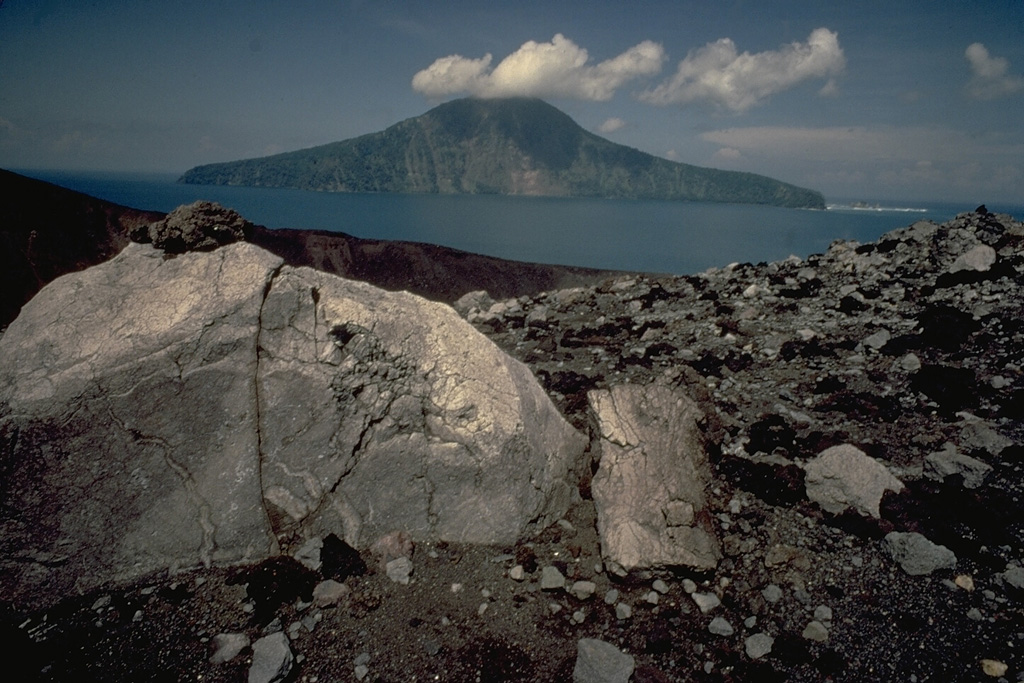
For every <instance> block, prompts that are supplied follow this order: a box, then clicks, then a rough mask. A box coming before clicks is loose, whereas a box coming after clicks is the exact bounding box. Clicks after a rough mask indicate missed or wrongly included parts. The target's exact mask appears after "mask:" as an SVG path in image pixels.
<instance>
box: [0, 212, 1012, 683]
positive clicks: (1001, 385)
mask: <svg viewBox="0 0 1024 683" xmlns="http://www.w3.org/2000/svg"><path fill="white" fill-rule="evenodd" d="M229 222H230V221H229ZM151 232H153V231H151ZM200 232H202V231H200ZM154 234H156V233H154ZM205 234H206V236H207V237H209V235H210V234H211V233H210V232H209V231H206V233H205ZM212 234H214V235H221V234H222V233H219V232H217V231H214V232H213V233H212ZM239 237H241V238H244V237H245V230H244V229H243V230H242V231H241V233H240V235H237V236H236V237H234V238H233V239H238V238H239ZM197 239H206V238H205V237H203V236H202V235H199V236H198V238H197ZM214 241H215V242H216V243H217V244H218V245H219V244H222V243H223V242H225V241H230V239H227V238H223V237H215V238H214ZM214 246H215V245H213V244H205V245H204V244H197V245H194V247H198V248H201V249H206V250H207V251H201V252H195V251H187V250H185V253H178V254H175V255H171V254H164V253H163V252H161V251H158V250H156V249H154V248H153V247H151V246H149V245H137V244H136V245H131V246H129V247H128V248H127V249H126V250H125V251H124V252H123V253H122V254H121V255H120V256H118V257H116V258H115V259H114V260H112V261H110V262H108V263H106V264H103V265H101V266H97V267H94V268H92V269H89V270H86V271H83V272H81V273H78V274H74V275H69V276H65V277H63V278H60V279H58V280H57V281H55V282H54V283H52V284H51V285H49V286H48V287H46V288H44V290H43V291H42V292H41V293H40V294H39V295H38V296H37V297H36V298H35V299H33V300H32V301H31V302H30V303H29V304H28V305H27V306H26V307H25V308H24V310H23V311H22V314H21V316H20V317H19V318H18V320H17V321H15V322H14V323H12V325H11V326H10V328H9V329H8V330H7V332H6V333H5V335H4V336H3V338H2V339H0V464H2V467H3V479H2V481H3V485H4V498H3V500H4V507H3V511H2V523H3V535H2V541H0V542H2V543H3V551H4V552H3V559H2V563H0V567H2V571H3V574H0V581H2V585H3V587H4V614H5V615H6V616H5V621H4V623H6V624H10V627H9V629H8V631H7V632H8V633H10V634H11V636H10V637H11V638H12V639H13V638H18V639H20V640H18V641H16V642H18V643H21V645H22V647H21V648H20V652H21V656H22V659H23V660H24V662H23V663H26V664H29V665H31V666H32V667H34V670H35V671H37V672H40V675H39V676H38V677H40V678H44V679H50V680H65V679H70V678H78V679H81V678H82V677H87V678H90V677H91V678H105V679H118V680H126V679H142V678H154V677H158V676H159V675H164V676H168V675H169V676H170V677H172V678H175V679H182V680H183V679H186V678H188V679H197V678H198V677H203V678H204V679H218V680H245V679H246V678H247V677H248V679H249V680H260V681H273V680H303V681H310V683H312V681H323V680H351V679H352V678H355V679H356V680H381V681H384V680H407V679H409V678H410V677H417V678H422V679H434V678H437V679H438V680H453V681H461V680H480V681H485V680H486V681H513V680H559V681H562V680H574V681H585V682H593V681H606V680H607V681H623V682H625V681H634V682H636V683H640V682H642V681H691V680H709V681H743V680H764V681H782V680H786V681H821V680H833V681H862V680H920V681H925V680H943V681H946V680H949V681H953V680H971V681H973V680H990V679H992V680H995V679H1000V678H1002V679H1005V680H1014V679H1018V680H1019V679H1020V677H1021V675H1022V671H1024V660H1022V659H1021V657H1020V654H1019V653H1020V651H1021V649H1022V648H1024V628H1022V627H1021V626H1020V625H1021V624H1022V623H1024V602H1022V599H1024V552H1022V548H1024V484H1022V482H1024V458H1022V449H1024V446H1022V443H1024V419H1022V418H1024V370H1022V366H1021V359H1022V358H1024V323H1022V321H1024V295H1022V289H1021V285H1022V284H1024V256H1022V246H1024V224H1021V223H1019V222H1017V221H1014V220H1013V219H1012V218H1010V217H1009V216H1005V215H994V214H991V213H989V212H988V211H986V210H985V209H984V207H979V209H978V210H976V211H974V212H971V213H966V214H961V215H960V216H958V217H956V218H955V219H954V220H952V221H950V222H948V223H945V224H942V225H937V224H934V223H930V222H925V221H922V222H918V223H915V224H913V225H911V226H908V227H907V228H904V229H901V230H897V231H894V232H892V233H889V234H887V235H884V236H882V237H881V238H880V239H879V240H878V241H876V242H873V243H868V244H857V243H852V242H844V241H840V242H836V243H834V244H833V245H832V246H831V247H830V249H829V250H828V251H827V252H826V253H825V254H820V255H813V256H810V257H808V258H807V259H797V258H795V257H794V258H791V259H788V260H786V261H782V262H778V263H769V264H732V265H729V266H726V267H723V268H718V269H713V270H710V271H707V272H705V273H701V274H696V275H688V276H679V277H659V278H655V277H645V276H623V277H618V278H615V279H610V280H608V281H606V282H604V283H602V284H599V285H595V286H582V287H574V288H570V289H560V290H555V291H550V292H545V293H541V294H529V295H523V296H520V297H517V298H512V299H501V300H498V301H494V300H493V299H492V298H491V297H490V296H489V295H488V294H487V293H486V292H475V293H472V294H470V295H467V296H465V297H463V298H462V299H461V300H459V301H458V302H456V304H455V306H454V308H455V310H457V311H458V314H459V315H461V317H462V318H463V319H464V320H465V321H466V322H465V323H464V322H463V321H462V320H459V318H458V316H457V315H456V314H455V313H454V312H453V311H452V310H451V309H450V308H448V307H445V306H443V305H440V304H427V303H426V302H423V301H422V300H419V299H417V298H415V297H412V296H410V295H405V294H388V293H385V292H382V291H380V290H377V289H374V288H372V287H370V286H368V285H362V284H358V283H352V282H349V281H344V280H340V279H338V278H334V277H332V276H328V275H325V274H323V273H320V272H317V271H313V270H310V269H307V268H292V267H291V266H287V265H283V264H282V263H281V262H280V260H279V259H278V258H277V257H275V256H273V255H271V254H268V253H267V252H263V251H262V250H260V249H258V248H256V247H254V246H253V245H251V244H246V243H244V242H243V243H235V244H227V245H225V246H219V247H217V248H214ZM179 251H180V250H179ZM118 292H119V293H120V295H119V296H118V295H117V294H116V293H118ZM214 292H216V293H217V295H216V296H213V295H212V293H214ZM474 328H475V329H474ZM499 349H500V350H501V351H499ZM513 359H514V360H513ZM534 377H536V380H534ZM556 408H557V410H556ZM527 473H528V474H527ZM232 501H233V502H232ZM79 594H80V595H79ZM55 603H57V604H55Z"/></svg>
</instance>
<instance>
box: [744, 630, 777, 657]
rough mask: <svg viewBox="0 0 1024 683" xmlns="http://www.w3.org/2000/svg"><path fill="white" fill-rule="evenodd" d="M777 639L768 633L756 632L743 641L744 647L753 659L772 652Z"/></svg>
mask: <svg viewBox="0 0 1024 683" xmlns="http://www.w3.org/2000/svg"><path fill="white" fill-rule="evenodd" d="M774 644H775V639H774V638H772V637H771V636H770V635H768V634H767V633H755V634H754V635H752V636H750V637H749V638H747V639H746V640H745V641H743V649H744V650H745V651H746V653H747V656H748V657H750V658H751V659H760V658H761V657H764V656H765V655H767V654H769V653H771V651H772V646H773V645H774Z"/></svg>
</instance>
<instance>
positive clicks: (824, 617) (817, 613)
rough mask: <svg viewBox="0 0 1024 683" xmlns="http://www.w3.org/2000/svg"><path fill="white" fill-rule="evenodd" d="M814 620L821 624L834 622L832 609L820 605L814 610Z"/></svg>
mask: <svg viewBox="0 0 1024 683" xmlns="http://www.w3.org/2000/svg"><path fill="white" fill-rule="evenodd" d="M814 618H815V619H817V620H818V621H821V622H826V621H832V608H831V607H829V606H828V605H818V606H817V607H815V608H814Z"/></svg>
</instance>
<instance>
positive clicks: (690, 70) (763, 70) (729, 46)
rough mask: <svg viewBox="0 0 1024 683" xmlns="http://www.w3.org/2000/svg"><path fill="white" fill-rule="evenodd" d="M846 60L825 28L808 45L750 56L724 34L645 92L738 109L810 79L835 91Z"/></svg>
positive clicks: (659, 98)
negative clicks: (822, 79) (819, 80)
mask: <svg viewBox="0 0 1024 683" xmlns="http://www.w3.org/2000/svg"><path fill="white" fill-rule="evenodd" d="M845 64H846V59H845V58H844V57H843V50H842V48H841V47H840V46H839V35H838V34H837V33H834V32H833V31H829V30H828V29H826V28H818V29H815V30H814V31H812V32H811V35H810V36H808V38H807V42H806V43H790V44H789V45H784V46H782V47H781V48H779V49H778V50H774V51H768V52H759V53H757V54H753V55H752V54H750V53H749V52H744V53H743V54H739V53H737V51H736V44H735V43H733V41H732V40H731V39H729V38H721V39H719V40H717V41H715V42H713V43H708V44H707V45H705V46H704V47H702V48H699V49H697V50H695V51H692V52H690V54H688V55H687V56H686V59H684V60H683V61H681V62H679V67H678V69H677V70H676V73H675V75H674V76H672V78H670V79H668V80H667V81H665V82H664V83H662V84H661V85H659V86H658V87H656V88H654V89H653V90H648V91H647V92H645V93H643V94H642V95H641V99H642V100H644V101H645V102H649V103H650V104H662V105H664V104H688V103H690V102H697V101H708V102H713V103H715V104H717V105H720V106H723V107H725V108H727V109H731V110H733V111H745V110H747V109H749V108H750V107H752V106H754V105H755V104H757V103H759V102H760V101H762V100H763V99H765V98H766V97H769V96H771V95H774V94H775V93H779V92H782V91H784V90H788V89H789V88H792V87H793V86H795V85H797V84H799V83H801V82H803V81H806V80H810V79H815V78H828V79H829V82H827V83H826V84H825V86H824V88H822V94H826V95H827V94H834V93H835V92H836V85H835V82H834V80H833V78H832V77H834V76H836V75H838V74H839V73H840V72H841V71H842V70H843V68H844V66H845Z"/></svg>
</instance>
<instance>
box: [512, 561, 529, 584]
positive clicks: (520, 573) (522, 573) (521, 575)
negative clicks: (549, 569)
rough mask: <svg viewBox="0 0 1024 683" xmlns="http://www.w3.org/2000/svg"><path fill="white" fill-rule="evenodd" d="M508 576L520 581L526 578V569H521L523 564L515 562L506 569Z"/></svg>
mask: <svg viewBox="0 0 1024 683" xmlns="http://www.w3.org/2000/svg"><path fill="white" fill-rule="evenodd" d="M508 577H509V578H510V579H512V580H513V581H522V580H523V579H525V578H526V570H525V569H523V565H521V564H517V565H516V566H514V567H512V569H509V570H508Z"/></svg>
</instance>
